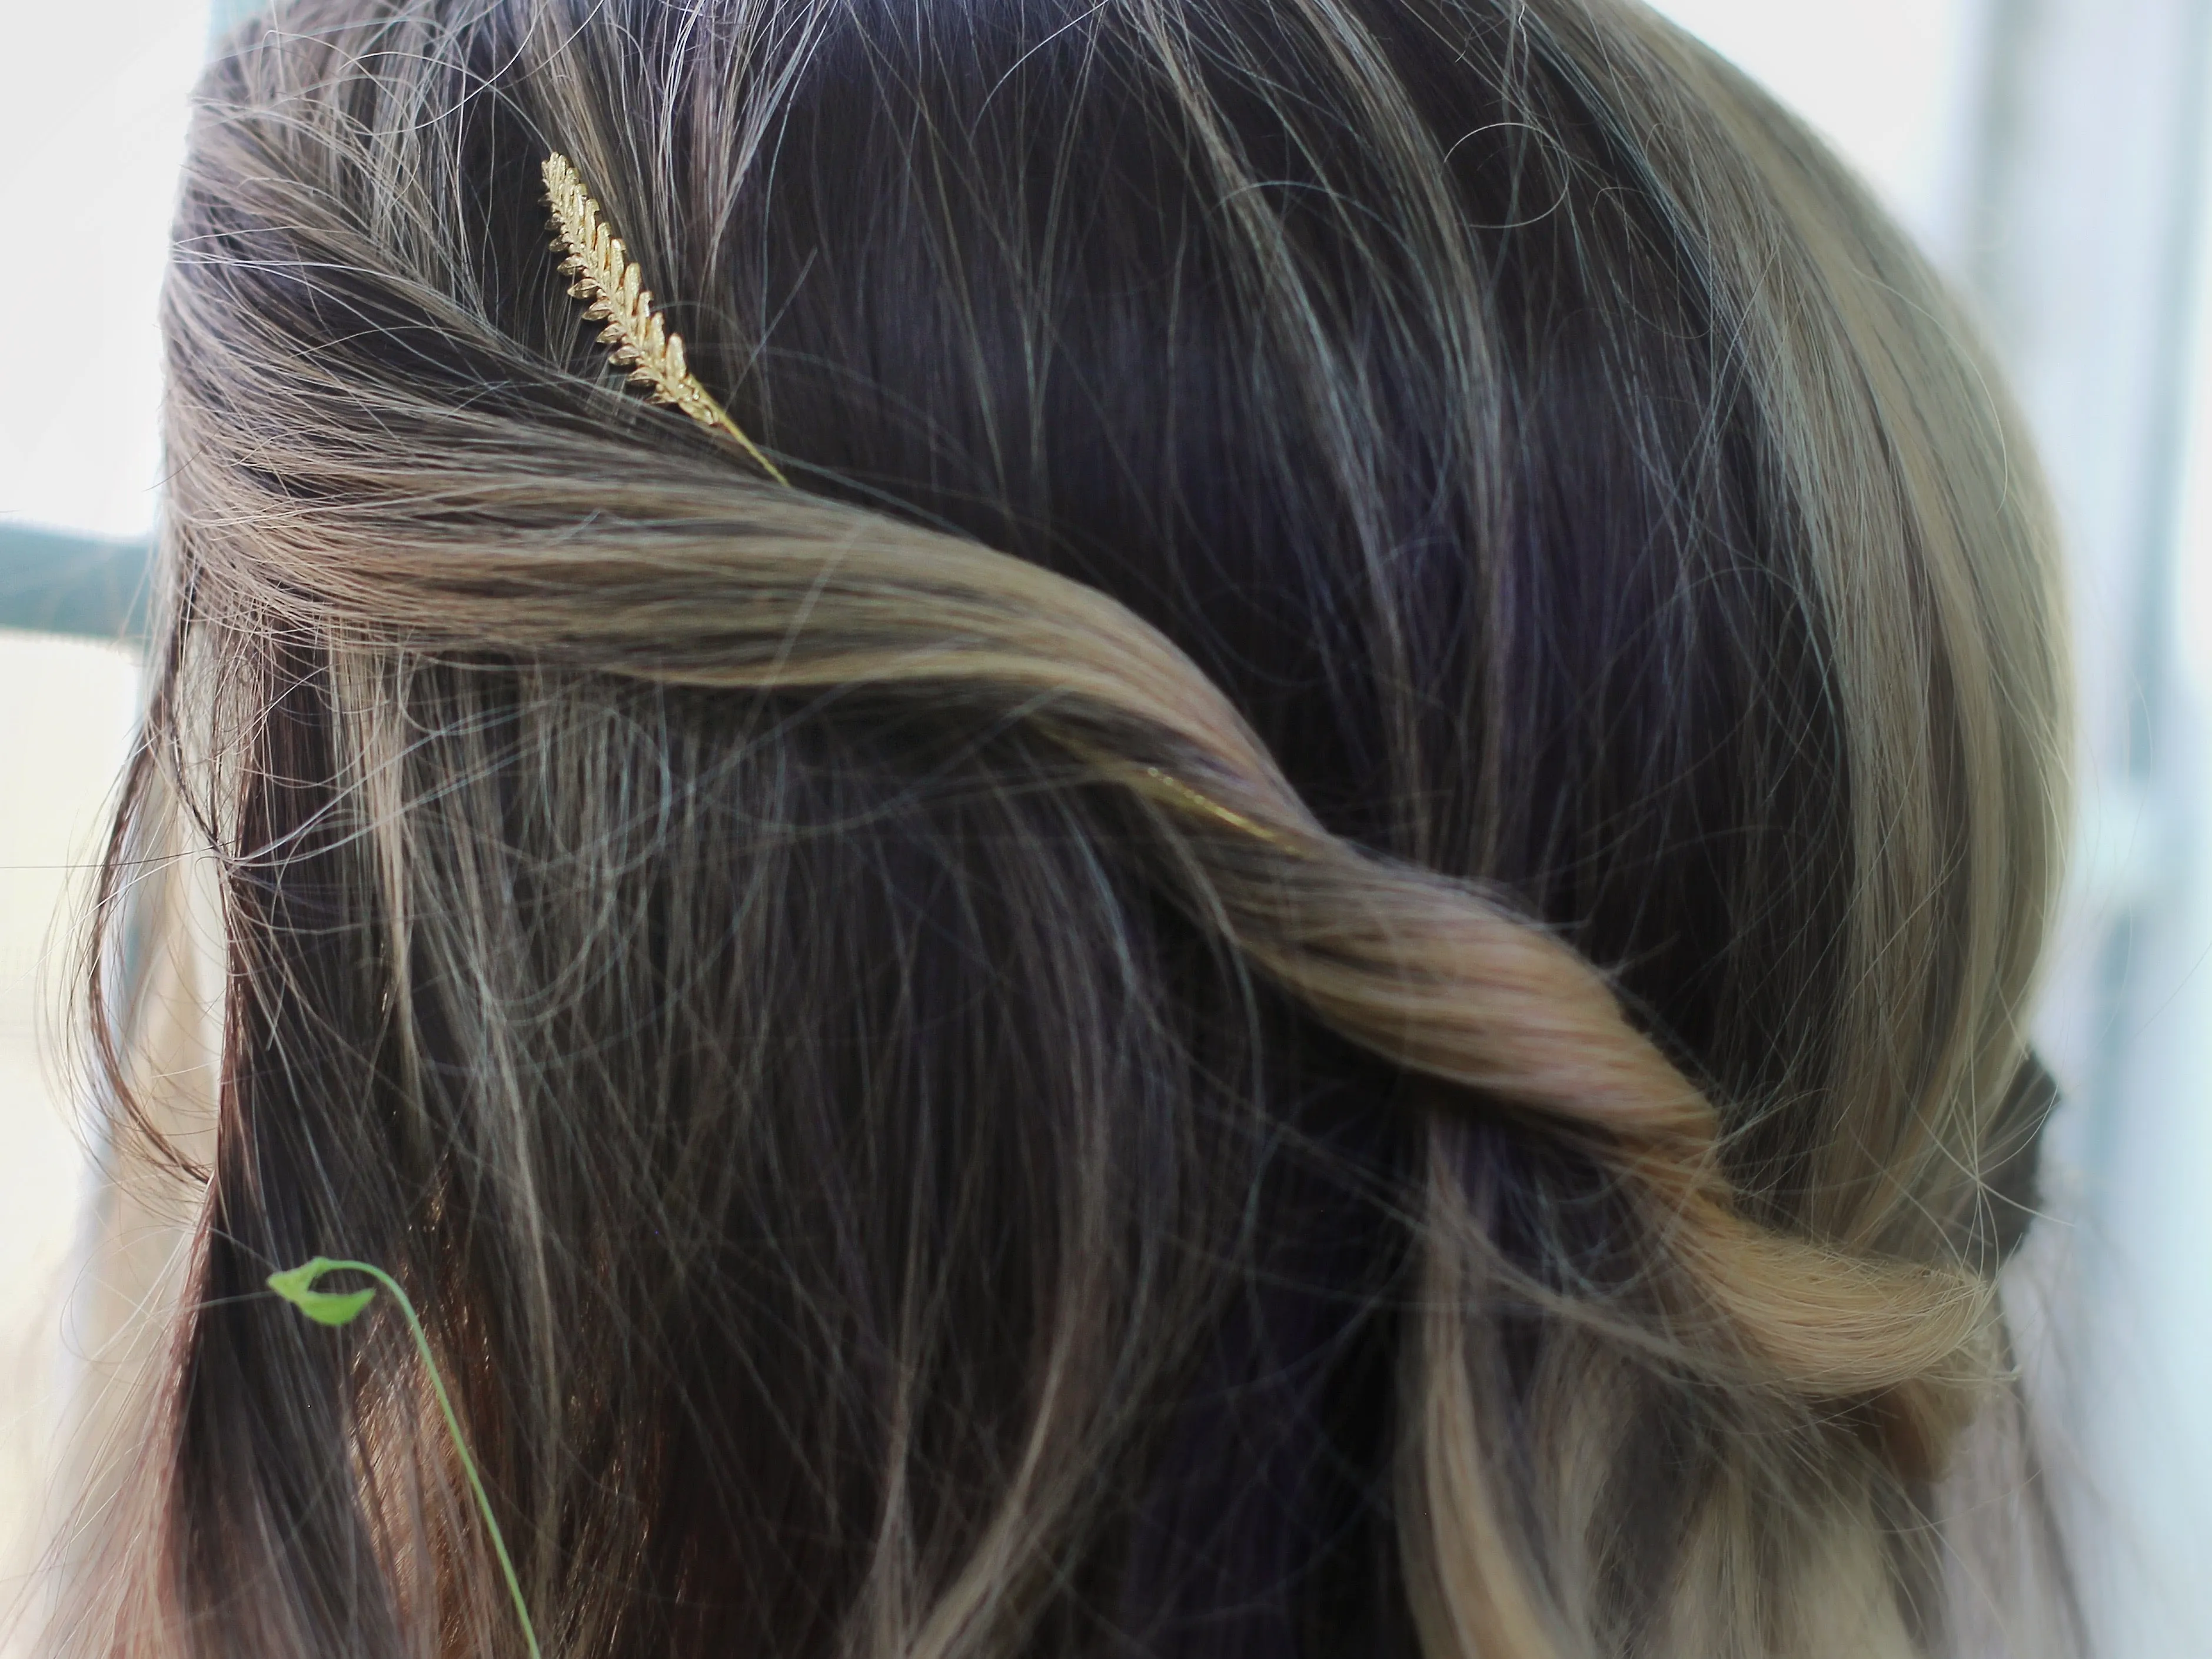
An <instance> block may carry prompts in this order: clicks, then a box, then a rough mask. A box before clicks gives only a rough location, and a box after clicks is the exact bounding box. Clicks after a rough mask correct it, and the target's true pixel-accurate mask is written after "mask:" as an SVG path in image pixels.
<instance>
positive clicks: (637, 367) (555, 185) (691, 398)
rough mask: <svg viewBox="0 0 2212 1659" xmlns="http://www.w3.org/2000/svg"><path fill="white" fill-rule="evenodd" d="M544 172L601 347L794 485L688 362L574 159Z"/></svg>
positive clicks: (569, 263) (666, 399)
mask: <svg viewBox="0 0 2212 1659" xmlns="http://www.w3.org/2000/svg"><path fill="white" fill-rule="evenodd" d="M544 173H545V199H546V200H547V202H549V203H550V204H551V205H552V209H553V220H552V228H554V229H555V230H556V231H557V232H558V233H560V234H559V238H558V240H556V241H555V242H554V244H553V251H554V252H556V253H562V254H566V255H567V256H568V257H567V258H563V259H562V261H561V270H562V272H563V273H564V274H565V275H567V276H568V277H569V278H570V279H571V286H570V287H569V289H568V292H569V294H570V295H571V296H572V297H574V298H575V299H579V300H588V301H591V304H590V306H589V307H587V308H586V310H585V313H584V315H585V316H586V317H587V318H589V319H592V321H593V322H599V323H605V325H606V326H605V328H603V329H601V330H600V331H599V343H600V344H601V345H604V346H611V347H612V348H613V350H612V351H611V353H609V356H611V357H612V358H613V360H614V362H616V363H617V365H619V366H620V367H622V368H627V369H628V370H629V378H630V384H631V385H633V386H649V387H651V388H652V392H653V402H654V403H657V404H672V405H673V406H674V407H676V408H678V409H680V410H683V411H684V413H685V414H686V415H689V416H690V417H691V418H692V419H693V420H695V421H696V422H699V424H700V425H702V426H705V427H712V428H714V430H715V431H717V432H724V433H727V434H728V435H730V436H731V437H732V438H735V439H736V440H737V441H738V443H740V444H742V445H743V446H744V451H745V453H746V454H748V455H750V456H751V457H752V458H753V459H754V460H755V461H757V462H758V463H759V464H760V468H761V471H763V472H765V473H767V474H768V475H769V477H771V478H774V479H775V481H776V482H777V483H780V484H786V485H787V484H789V483H790V482H791V480H790V479H788V478H787V477H784V476H783V469H782V468H781V467H780V466H778V465H776V464H775V462H774V461H771V460H770V459H769V458H768V457H767V456H765V455H763V454H762V453H761V451H760V446H759V445H758V444H757V443H755V442H754V441H752V440H751V439H750V438H748V437H747V436H745V435H744V428H741V427H740V426H738V423H737V422H735V421H733V420H732V419H731V418H730V412H729V410H726V409H724V408H723V407H722V406H721V404H718V403H716V402H715V401H714V397H713V395H712V394H711V393H710V392H708V390H707V388H706V387H705V386H702V385H700V384H699V377H698V376H697V375H696V374H693V373H692V372H691V371H690V368H689V367H687V366H686V365H685V363H684V338H683V336H681V335H679V334H674V333H671V332H670V331H669V329H668V326H667V325H666V324H665V323H664V322H663V321H662V320H661V319H660V318H659V316H658V315H656V314H655V313H654V311H653V295H651V294H650V293H649V292H648V291H647V289H646V288H645V287H644V282H645V278H644V276H643V275H642V274H641V272H640V271H639V270H638V268H637V264H636V262H635V260H633V259H631V258H630V257H629V249H628V248H626V247H624V246H623V240H622V238H621V237H619V236H617V235H616V234H614V231H613V229H612V228H611V227H610V226H609V225H608V223H607V222H606V216H605V215H604V214H602V213H601V212H600V211H599V204H598V203H597V202H595V201H593V200H592V193H591V191H587V190H586V189H585V188H584V181H583V179H582V178H581V176H580V175H579V174H578V173H577V172H576V169H575V167H574V165H572V164H571V163H570V161H569V160H568V157H567V156H565V155H562V154H561V152H560V151H559V150H557V149H556V150H555V151H554V152H553V153H552V154H551V155H548V156H547V157H546V158H545V167H544Z"/></svg>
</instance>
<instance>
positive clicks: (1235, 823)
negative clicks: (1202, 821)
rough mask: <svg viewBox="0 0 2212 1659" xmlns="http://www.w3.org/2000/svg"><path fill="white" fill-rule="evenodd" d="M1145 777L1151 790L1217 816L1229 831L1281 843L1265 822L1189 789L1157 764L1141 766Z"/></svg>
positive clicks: (1281, 839) (1273, 844) (1271, 843)
mask: <svg viewBox="0 0 2212 1659" xmlns="http://www.w3.org/2000/svg"><path fill="white" fill-rule="evenodd" d="M1145 776H1146V778H1147V779H1149V780H1151V781H1152V783H1153V784H1154V785H1156V786H1157V790H1156V791H1155V793H1161V792H1164V793H1166V794H1168V795H1170V796H1171V797H1173V798H1174V799H1176V801H1178V802H1180V803H1181V804H1182V805H1184V806H1186V807H1188V808H1190V809H1191V810H1193V811H1199V812H1204V813H1206V814H1208V815H1209V816H1211V817H1217V818H1219V819H1220V820H1221V821H1222V823H1225V824H1227V825H1229V826H1230V828H1231V829H1238V830H1242V831H1243V833H1244V834H1245V835H1248V836H1252V837H1253V838H1254V839H1255V840H1257V841H1264V842H1267V843H1268V844H1269V845H1270V846H1273V847H1280V846H1281V845H1283V838H1282V837H1281V836H1279V835H1277V834H1276V833H1275V832H1274V831H1273V830H1272V829H1269V828H1267V825H1266V824H1264V823H1261V822H1259V820H1257V819H1256V818H1248V817H1245V816H1244V815H1243V813H1242V812H1239V811H1237V810H1236V809H1235V808H1234V807H1229V806H1224V805H1222V804H1221V803H1220V802H1219V801H1218V800H1216V799H1213V797H1212V796H1211V795H1208V794H1205V793H1200V791H1198V790H1196V789H1194V788H1192V787H1190V786H1189V785H1188V784H1187V783H1185V782H1184V781H1182V779H1181V778H1179V777H1177V776H1176V775H1175V774H1174V773H1172V772H1166V771H1163V770H1162V769H1160V768H1158V767H1157V766H1147V767H1146V769H1145Z"/></svg>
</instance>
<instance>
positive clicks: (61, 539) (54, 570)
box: [0, 525, 149, 640]
mask: <svg viewBox="0 0 2212 1659" xmlns="http://www.w3.org/2000/svg"><path fill="white" fill-rule="evenodd" d="M148 574H149V551H148V549H147V547H146V545H145V544H143V542H127V541H109V540H102V539H100V538H94V537H89V536H73V535H70V534H69V533H68V532H64V531H56V530H33V529H26V528H21V527H18V526H8V525H0V628H21V629H32V630H33V631H35V632H38V633H41V634H75V635H82V636H84V637H86V638H89V639H101V640H121V639H137V638H143V637H144V635H145V632H146V592H147V586H148Z"/></svg>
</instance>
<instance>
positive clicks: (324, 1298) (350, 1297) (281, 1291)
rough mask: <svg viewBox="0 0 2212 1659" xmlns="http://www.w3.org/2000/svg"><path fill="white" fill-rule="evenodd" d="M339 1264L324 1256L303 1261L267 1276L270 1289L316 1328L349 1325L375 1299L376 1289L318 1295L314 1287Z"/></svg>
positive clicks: (329, 1292)
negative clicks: (318, 1326) (314, 1324)
mask: <svg viewBox="0 0 2212 1659" xmlns="http://www.w3.org/2000/svg"><path fill="white" fill-rule="evenodd" d="M338 1265H339V1264H338V1263H337V1262H335V1261H331V1259H330V1258H329V1257H328V1256H326V1255H319V1256H316V1257H314V1258H313V1260H311V1261H302V1262H301V1264H300V1265H299V1266H298V1267H288V1268H286V1269H285V1270H284V1271H283V1273H271V1274H270V1275H269V1288H270V1290H272V1291H276V1294H277V1295H279V1296H281V1297H283V1298H284V1299H285V1300H286V1301H287V1302H289V1303H290V1304H292V1305H293V1306H294V1307H295V1308H297V1309H298V1310H300V1311H301V1313H303V1314H305V1315H307V1317H308V1318H310V1319H312V1320H313V1321H314V1322H316V1323H317V1324H318V1325H350V1324H352V1323H353V1322H354V1321H355V1320H356V1319H358V1318H359V1317H360V1316H361V1310H362V1309H363V1308H366V1307H367V1306H368V1304H370V1303H372V1302H374V1300H375V1299H376V1289H375V1286H374V1285H371V1286H370V1287H369V1288H368V1290H365V1291H319V1290H316V1289H314V1288H313V1286H314V1283H315V1281H316V1280H317V1279H320V1278H321V1277H322V1276H323V1275H324V1274H325V1273H328V1272H330V1271H331V1269H332V1268H333V1267H337V1266H338Z"/></svg>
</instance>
